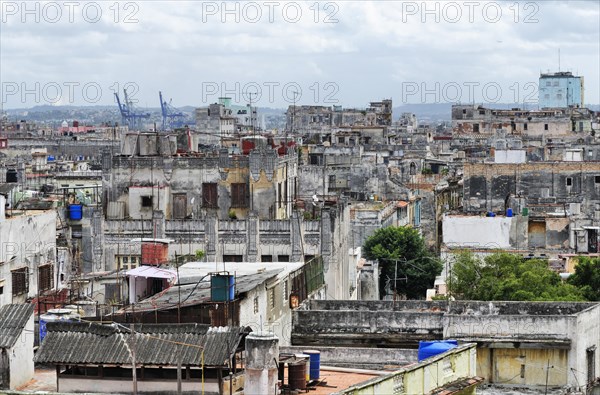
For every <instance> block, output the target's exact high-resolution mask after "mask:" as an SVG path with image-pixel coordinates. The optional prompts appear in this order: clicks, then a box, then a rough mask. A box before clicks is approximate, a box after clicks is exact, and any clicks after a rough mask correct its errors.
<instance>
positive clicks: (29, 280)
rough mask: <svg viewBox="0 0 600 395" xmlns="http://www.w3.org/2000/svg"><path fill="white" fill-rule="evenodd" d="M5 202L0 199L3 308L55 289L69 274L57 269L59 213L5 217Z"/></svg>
mask: <svg viewBox="0 0 600 395" xmlns="http://www.w3.org/2000/svg"><path fill="white" fill-rule="evenodd" d="M5 201H6V200H5V197H4V196H2V195H0V305H6V304H10V303H25V302H26V301H27V300H30V299H31V298H34V297H36V296H37V295H38V294H43V293H44V292H45V291H49V290H52V289H55V288H56V287H57V286H58V284H59V283H60V282H61V281H62V280H63V279H65V275H67V273H68V272H67V268H64V267H56V226H57V223H56V211H55V210H47V211H27V212H24V211H16V210H15V211H13V210H10V211H9V212H8V213H5V212H4V204H5Z"/></svg>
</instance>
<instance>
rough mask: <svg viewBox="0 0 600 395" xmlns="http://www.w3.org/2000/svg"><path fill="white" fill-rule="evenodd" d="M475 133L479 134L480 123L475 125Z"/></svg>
mask: <svg viewBox="0 0 600 395" xmlns="http://www.w3.org/2000/svg"><path fill="white" fill-rule="evenodd" d="M473 133H479V124H478V123H474V124H473Z"/></svg>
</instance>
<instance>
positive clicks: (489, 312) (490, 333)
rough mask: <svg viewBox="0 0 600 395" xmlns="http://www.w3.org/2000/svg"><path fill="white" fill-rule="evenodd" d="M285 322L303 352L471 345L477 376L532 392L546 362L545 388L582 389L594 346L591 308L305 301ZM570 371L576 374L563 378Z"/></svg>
mask: <svg viewBox="0 0 600 395" xmlns="http://www.w3.org/2000/svg"><path fill="white" fill-rule="evenodd" d="M292 322H293V331H292V344H294V345H298V346H305V347H306V346H310V347H312V346H313V345H318V344H319V342H320V344H323V342H327V343H328V344H336V345H342V346H348V347H352V346H358V347H361V346H364V345H373V344H377V345H379V346H381V345H398V344H399V341H398V340H397V338H398V337H401V338H402V339H403V340H404V342H402V345H403V346H410V345H411V342H412V346H415V345H416V343H417V340H426V339H431V338H444V339H457V340H459V341H466V342H477V344H478V349H479V350H482V351H481V353H482V354H481V355H480V356H479V357H478V375H479V376H482V377H484V378H486V380H488V381H490V382H494V383H496V384H525V385H527V386H532V387H535V386H542V385H544V384H545V376H546V375H545V373H546V370H544V369H545V367H546V366H547V363H548V360H550V365H551V369H552V370H551V371H550V375H551V376H553V377H552V379H551V380H550V381H549V382H550V383H551V384H550V385H555V386H569V387H571V388H575V389H576V388H577V387H579V386H581V385H582V383H584V382H585V380H586V377H585V374H586V372H587V365H586V364H587V363H588V361H587V359H586V358H587V355H590V354H588V352H589V351H590V350H593V348H594V346H596V348H597V347H598V344H599V342H600V336H599V332H600V304H598V303H572V302H569V303H567V302H564V303H563V302H456V301H452V302H445V301H436V302H424V301H401V302H395V303H394V302H386V301H376V302H374V301H373V302H371V301H310V302H306V303H304V304H303V305H302V306H301V307H300V308H299V309H297V310H295V311H294V312H293V316H292ZM440 331H441V333H440ZM440 334H441V335H442V336H441V337H440ZM593 362H594V366H598V363H599V362H600V361H599V360H598V354H595V356H594V361H593ZM522 365H524V366H522ZM541 370H542V371H543V374H542V373H540V371H541ZM573 370H578V371H579V373H578V374H577V375H573V374H565V372H567V371H573ZM521 376H523V377H521Z"/></svg>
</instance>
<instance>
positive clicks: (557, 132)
mask: <svg viewBox="0 0 600 395" xmlns="http://www.w3.org/2000/svg"><path fill="white" fill-rule="evenodd" d="M594 121H595V114H594V113H593V112H592V111H590V110H589V109H586V108H562V109H559V108H556V109H543V110H522V109H519V108H514V109H511V110H503V109H491V108H486V107H483V106H473V105H454V106H452V127H453V131H454V134H455V135H457V136H460V135H464V134H484V135H499V134H502V135H517V136H523V137H531V138H535V137H540V136H545V137H550V138H552V137H564V136H568V135H575V134H579V135H580V136H582V135H585V134H588V133H590V132H591V131H592V124H593V123H594Z"/></svg>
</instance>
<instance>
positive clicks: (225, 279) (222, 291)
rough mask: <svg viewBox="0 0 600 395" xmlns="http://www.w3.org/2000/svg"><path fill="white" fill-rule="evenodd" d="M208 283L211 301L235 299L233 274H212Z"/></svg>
mask: <svg viewBox="0 0 600 395" xmlns="http://www.w3.org/2000/svg"><path fill="white" fill-rule="evenodd" d="M210 284H211V286H210V295H211V301H212V302H229V301H232V300H234V299H235V277H234V276H232V275H222V274H214V275H212V276H211V279H210Z"/></svg>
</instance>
